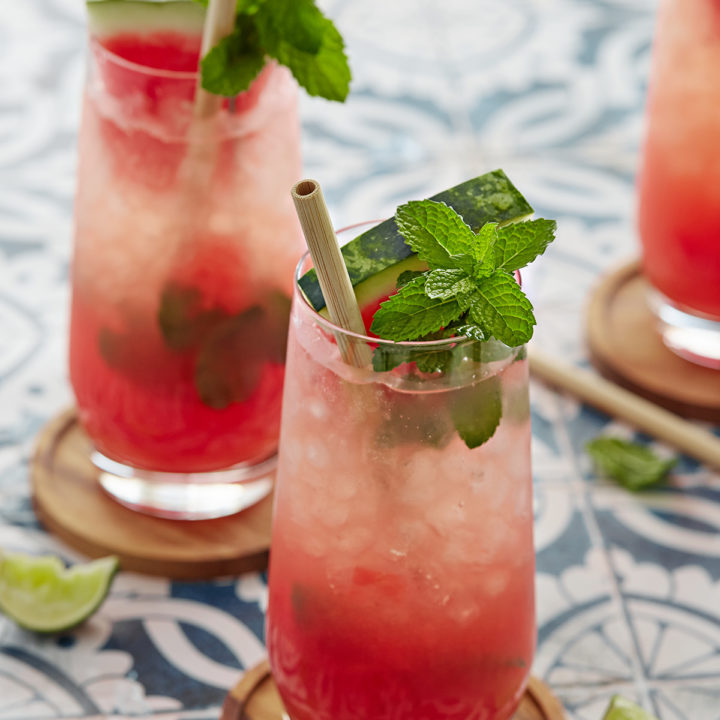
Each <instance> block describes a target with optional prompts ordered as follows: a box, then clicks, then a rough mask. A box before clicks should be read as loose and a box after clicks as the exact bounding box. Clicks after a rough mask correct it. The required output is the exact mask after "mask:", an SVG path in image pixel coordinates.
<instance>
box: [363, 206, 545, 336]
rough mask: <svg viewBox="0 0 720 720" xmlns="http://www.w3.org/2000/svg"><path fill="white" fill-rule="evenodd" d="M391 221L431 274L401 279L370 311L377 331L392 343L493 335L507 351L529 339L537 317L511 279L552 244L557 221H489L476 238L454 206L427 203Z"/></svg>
mask: <svg viewBox="0 0 720 720" xmlns="http://www.w3.org/2000/svg"><path fill="white" fill-rule="evenodd" d="M395 220H396V222H397V225H398V228H399V230H400V233H401V234H402V236H403V237H404V238H405V241H406V242H407V244H408V245H409V246H410V247H411V248H412V249H413V250H414V251H415V252H416V253H417V255H418V257H419V258H420V259H422V260H424V261H425V262H427V264H428V266H429V269H428V270H426V271H424V272H418V273H413V277H412V278H410V277H408V276H405V277H402V276H401V278H400V283H399V284H400V288H399V290H398V292H397V293H396V294H395V295H392V296H391V297H390V298H389V299H388V300H386V301H385V302H384V303H382V304H381V306H380V308H379V310H378V311H377V312H376V313H375V318H374V319H373V323H372V326H371V330H372V331H373V332H374V333H376V334H377V335H379V336H380V337H382V338H385V339H387V340H394V341H409V340H421V339H422V340H426V339H433V338H432V337H431V338H428V336H431V335H432V334H433V333H442V336H444V337H450V336H454V335H457V336H460V335H466V336H468V337H472V338H474V339H476V340H488V339H490V338H491V337H494V338H496V339H497V340H499V341H501V342H503V343H505V344H506V345H508V346H510V347H515V346H517V345H522V344H523V343H526V342H527V341H528V340H530V338H531V337H532V333H533V326H534V325H535V316H534V315H533V308H532V305H531V303H530V301H529V300H528V299H527V297H526V296H525V294H524V293H523V291H522V290H521V288H520V286H519V285H518V283H517V282H516V281H515V278H514V273H515V271H516V270H518V269H520V268H522V267H525V266H526V265H527V264H528V263H530V262H531V261H532V260H534V259H535V258H536V257H537V256H538V255H540V254H542V253H543V252H544V251H545V249H546V248H547V246H548V245H549V244H550V242H552V240H553V239H554V235H555V228H556V223H555V221H554V220H545V219H538V220H528V221H525V222H519V223H515V224H512V225H508V226H505V227H499V226H498V225H497V224H496V223H486V224H485V225H483V226H482V227H481V228H480V230H479V231H478V232H477V233H474V232H473V231H472V229H471V228H470V227H469V226H468V225H466V224H465V222H464V221H463V219H462V217H460V215H458V214H457V213H456V212H455V211H454V210H453V209H452V208H450V207H448V206H447V205H445V204H444V203H439V202H435V201H432V200H420V201H413V202H409V203H407V204H405V205H401V206H400V207H399V208H398V210H397V212H396V214H395ZM403 283H404V284H403Z"/></svg>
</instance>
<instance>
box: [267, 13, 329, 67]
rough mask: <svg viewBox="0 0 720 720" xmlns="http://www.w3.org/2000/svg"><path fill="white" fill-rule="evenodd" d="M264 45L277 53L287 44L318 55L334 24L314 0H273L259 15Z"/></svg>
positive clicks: (271, 51) (298, 49)
mask: <svg viewBox="0 0 720 720" xmlns="http://www.w3.org/2000/svg"><path fill="white" fill-rule="evenodd" d="M256 21H257V26H258V30H259V32H260V35H261V37H262V41H263V45H264V46H265V47H266V48H268V52H269V53H271V54H273V50H277V48H280V47H281V46H283V45H286V46H289V47H292V48H293V49H294V50H297V51H299V52H303V53H309V54H310V55H317V54H318V53H319V52H320V49H321V47H322V43H323V37H324V35H325V32H326V30H327V28H328V26H329V25H331V24H332V23H330V21H329V20H327V19H326V18H325V16H324V15H323V14H322V12H320V10H319V9H318V8H317V7H315V3H314V2H313V0H272V1H271V2H269V3H267V4H266V5H265V6H264V7H261V8H259V10H258V15H257V18H256Z"/></svg>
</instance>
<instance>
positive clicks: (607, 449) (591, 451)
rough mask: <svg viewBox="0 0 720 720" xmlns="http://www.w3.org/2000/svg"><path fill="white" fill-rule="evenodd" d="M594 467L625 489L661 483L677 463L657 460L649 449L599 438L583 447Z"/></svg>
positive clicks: (661, 459) (624, 441)
mask: <svg viewBox="0 0 720 720" xmlns="http://www.w3.org/2000/svg"><path fill="white" fill-rule="evenodd" d="M585 449H586V450H587V452H588V455H590V457H591V458H592V459H593V462H594V463H595V465H596V466H597V468H598V469H599V470H600V471H601V472H602V473H603V474H604V475H607V476H608V477H610V478H612V479H613V480H616V481H617V482H618V483H620V485H622V486H623V487H624V488H627V489H628V490H632V491H636V490H643V489H645V488H648V487H652V486H654V485H659V484H660V483H662V482H663V481H664V480H665V479H666V477H667V474H668V473H669V472H670V470H671V469H672V468H673V467H674V466H675V464H676V463H677V460H676V459H674V458H671V459H669V460H666V459H663V458H661V457H658V456H657V455H656V454H655V453H654V452H653V451H652V450H650V448H647V447H645V446H644V445H640V444H638V443H633V442H629V441H627V440H623V439H621V438H614V437H598V438H595V439H594V440H591V441H590V442H589V443H587V445H586V446H585Z"/></svg>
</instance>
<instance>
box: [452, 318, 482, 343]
mask: <svg viewBox="0 0 720 720" xmlns="http://www.w3.org/2000/svg"><path fill="white" fill-rule="evenodd" d="M448 330H450V331H451V332H452V334H453V335H457V336H462V337H466V338H470V340H476V341H477V342H482V341H483V340H487V335H485V333H484V332H483V329H482V328H481V327H479V326H478V325H468V324H464V325H463V324H459V325H456V324H454V323H453V324H451V325H450V326H449V327H448Z"/></svg>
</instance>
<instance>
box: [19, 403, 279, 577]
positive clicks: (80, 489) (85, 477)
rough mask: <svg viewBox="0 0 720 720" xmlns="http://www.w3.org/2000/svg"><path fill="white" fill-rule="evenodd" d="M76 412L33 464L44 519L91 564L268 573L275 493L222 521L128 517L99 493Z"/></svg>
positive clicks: (64, 417)
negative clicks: (105, 561) (115, 561)
mask: <svg viewBox="0 0 720 720" xmlns="http://www.w3.org/2000/svg"><path fill="white" fill-rule="evenodd" d="M90 452H91V445H90V441H89V439H88V437H87V435H86V434H85V432H84V431H83V430H82V428H81V427H80V425H79V423H78V420H77V415H76V413H75V411H74V410H68V411H66V412H64V413H62V414H61V415H59V416H58V417H56V418H54V419H53V420H51V421H50V422H49V423H48V424H47V425H46V426H45V427H44V428H43V429H42V431H41V432H40V435H39V436H38V438H37V443H36V448H35V454H34V456H33V458H32V460H31V463H30V481H31V484H32V493H33V503H34V506H35V511H36V513H37V516H38V518H39V519H40V521H41V522H42V524H43V525H45V527H47V528H48V529H49V530H51V531H52V532H53V533H55V534H56V535H57V536H58V537H60V538H61V539H62V540H64V541H65V542H67V543H68V545H70V546H71V547H74V548H76V549H77V550H79V551H81V552H82V553H84V554H86V555H89V556H91V557H100V556H103V555H117V556H118V557H119V558H120V567H121V568H122V569H123V570H132V571H135V572H141V573H147V574H149V575H163V576H165V577H170V578H176V579H180V580H201V579H207V578H212V577H219V576H223V575H237V574H238V573H242V572H248V571H251V570H263V569H265V568H266V567H267V561H268V551H269V548H270V521H271V514H272V494H271V495H269V496H268V497H266V498H264V499H263V500H261V501H260V502H259V503H258V504H257V505H254V506H253V507H250V508H248V509H247V510H243V511H242V512H241V513H238V514H236V515H231V516H229V517H224V518H219V519H217V520H194V521H182V520H166V519H163V518H155V517H150V516H148V515H143V514H141V513H138V512H135V511H133V510H129V509H128V508H126V507H124V506H122V505H120V504H119V503H117V502H115V501H114V500H112V499H111V498H110V497H109V496H108V495H107V494H106V493H105V492H104V491H103V490H102V488H101V487H100V484H99V482H98V470H97V468H96V467H95V466H94V465H93V464H92V463H91V461H90Z"/></svg>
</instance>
